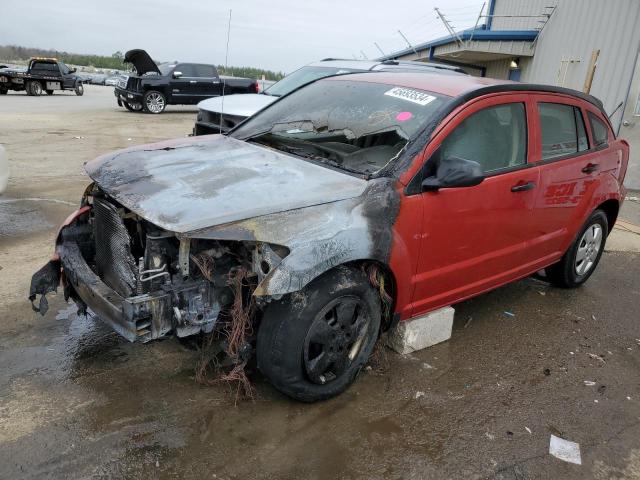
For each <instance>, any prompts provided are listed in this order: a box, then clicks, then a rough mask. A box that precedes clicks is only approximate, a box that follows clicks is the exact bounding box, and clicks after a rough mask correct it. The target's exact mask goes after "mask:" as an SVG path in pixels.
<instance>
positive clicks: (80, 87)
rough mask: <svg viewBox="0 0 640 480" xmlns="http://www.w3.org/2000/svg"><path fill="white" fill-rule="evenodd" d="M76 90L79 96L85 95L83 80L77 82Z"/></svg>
mask: <svg viewBox="0 0 640 480" xmlns="http://www.w3.org/2000/svg"><path fill="white" fill-rule="evenodd" d="M74 90H75V92H76V95H77V96H79V97H81V96H82V95H84V86H83V85H82V82H78V83H76V88H75V89H74Z"/></svg>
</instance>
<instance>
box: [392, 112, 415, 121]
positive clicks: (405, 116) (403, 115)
mask: <svg viewBox="0 0 640 480" xmlns="http://www.w3.org/2000/svg"><path fill="white" fill-rule="evenodd" d="M411 117H413V113H411V112H400V113H399V114H398V115H396V120H398V121H399V122H406V121H407V120H410V119H411Z"/></svg>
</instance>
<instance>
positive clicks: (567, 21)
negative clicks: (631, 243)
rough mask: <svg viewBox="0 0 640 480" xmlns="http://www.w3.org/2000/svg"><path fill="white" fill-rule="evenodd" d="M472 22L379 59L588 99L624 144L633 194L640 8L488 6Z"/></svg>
mask: <svg viewBox="0 0 640 480" xmlns="http://www.w3.org/2000/svg"><path fill="white" fill-rule="evenodd" d="M442 12H443V14H445V18H446V8H443V9H442ZM479 18H480V20H481V21H480V22H478V26H477V27H476V28H473V29H469V30H465V31H462V32H455V31H452V32H451V35H449V36H447V37H444V38H440V39H436V40H433V41H430V42H426V43H423V44H420V45H416V46H415V47H413V48H410V49H406V50H403V51H400V52H396V53H393V54H391V55H387V56H386V57H384V58H385V59H391V58H394V59H413V60H416V59H417V60H420V59H424V60H431V61H438V60H440V61H443V62H447V63H453V64H457V65H460V66H462V67H463V68H465V70H467V71H468V72H469V73H471V74H474V75H481V76H488V77H494V78H508V79H512V80H516V81H517V80H520V81H524V82H532V83H544V84H550V85H558V86H564V87H569V88H574V89H576V90H580V91H587V92H589V93H591V94H593V95H595V96H596V97H598V98H599V99H601V100H602V101H603V103H604V105H605V109H606V111H607V112H608V113H609V114H612V115H611V123H612V124H613V127H614V130H616V132H617V133H618V134H619V135H620V136H622V137H623V138H626V139H627V140H628V141H629V143H630V144H631V161H630V164H629V169H628V172H627V178H626V184H627V186H628V187H629V188H633V189H640V60H639V52H640V28H638V26H640V1H639V0H613V1H612V0H606V1H605V0H489V4H488V8H487V11H486V12H485V14H484V15H483V16H482V17H479Z"/></svg>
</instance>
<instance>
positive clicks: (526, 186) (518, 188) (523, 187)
mask: <svg viewBox="0 0 640 480" xmlns="http://www.w3.org/2000/svg"><path fill="white" fill-rule="evenodd" d="M534 188H536V184H535V182H527V183H519V184H517V185H514V186H513V187H511V191H512V192H526V191H527V190H533V189H534Z"/></svg>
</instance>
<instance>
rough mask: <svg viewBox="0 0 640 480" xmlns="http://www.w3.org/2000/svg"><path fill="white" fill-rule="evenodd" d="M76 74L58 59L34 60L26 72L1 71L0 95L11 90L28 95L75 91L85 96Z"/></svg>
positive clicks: (73, 69)
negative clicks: (21, 91)
mask: <svg viewBox="0 0 640 480" xmlns="http://www.w3.org/2000/svg"><path fill="white" fill-rule="evenodd" d="M75 72H76V69H75V68H69V67H67V66H66V65H65V64H64V63H62V62H61V61H59V60H58V59H56V58H32V59H31V60H29V67H28V68H27V70H26V71H23V70H15V69H6V68H5V69H2V70H0V95H6V93H7V92H8V91H9V90H17V91H20V90H25V91H26V92H27V95H40V94H42V92H47V95H53V92H54V91H55V90H73V91H75V92H76V95H78V96H80V95H82V94H84V87H83V86H82V80H81V79H80V77H78V76H77V75H76V74H75Z"/></svg>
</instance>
